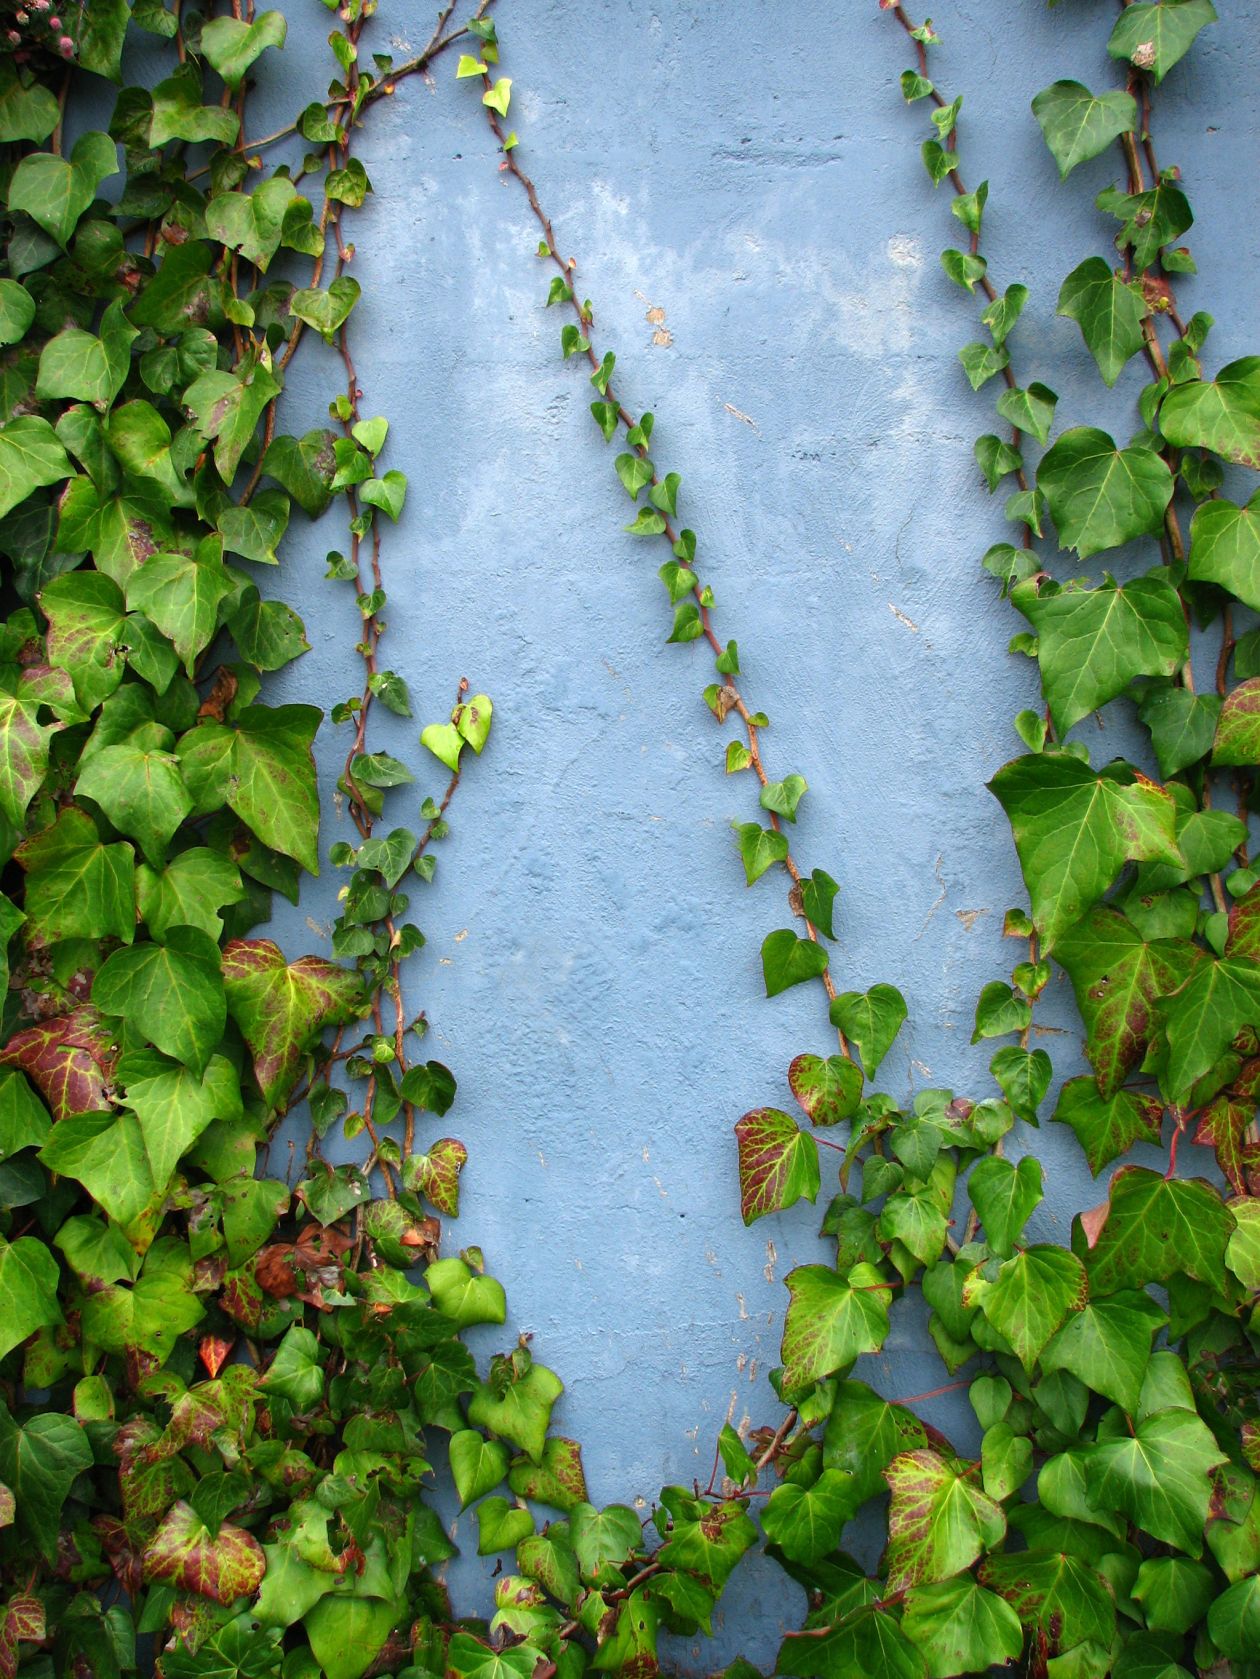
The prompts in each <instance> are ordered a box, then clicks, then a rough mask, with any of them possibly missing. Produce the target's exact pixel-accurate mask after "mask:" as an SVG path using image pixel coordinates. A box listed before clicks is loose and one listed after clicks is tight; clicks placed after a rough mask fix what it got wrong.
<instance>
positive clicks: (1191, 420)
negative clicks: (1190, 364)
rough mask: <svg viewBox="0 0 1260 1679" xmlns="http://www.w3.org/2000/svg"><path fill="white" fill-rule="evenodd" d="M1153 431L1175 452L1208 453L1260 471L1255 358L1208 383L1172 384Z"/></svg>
mask: <svg viewBox="0 0 1260 1679" xmlns="http://www.w3.org/2000/svg"><path fill="white" fill-rule="evenodd" d="M1159 429H1160V430H1161V431H1162V432H1163V434H1164V436H1165V437H1166V438H1167V440H1168V441H1169V443H1172V444H1174V445H1175V446H1176V447H1177V448H1179V449H1211V450H1212V451H1213V453H1214V454H1217V455H1220V456H1222V457H1223V458H1224V459H1225V460H1227V461H1233V462H1234V463H1235V464H1236V465H1238V466H1250V467H1255V468H1256V469H1257V470H1260V356H1244V357H1243V359H1242V360H1241V361H1232V362H1230V364H1229V366H1228V367H1223V368H1222V369H1221V371H1220V372H1219V373H1218V374H1217V376H1216V378H1215V379H1214V380H1210V381H1206V380H1202V379H1191V380H1188V381H1187V382H1186V383H1185V384H1184V385H1175V386H1174V387H1173V389H1172V390H1170V391H1169V393H1168V395H1167V396H1166V397H1165V398H1164V402H1163V406H1162V407H1161V408H1160V411H1159Z"/></svg>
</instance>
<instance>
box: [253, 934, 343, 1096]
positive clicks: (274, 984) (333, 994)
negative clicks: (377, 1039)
mask: <svg viewBox="0 0 1260 1679" xmlns="http://www.w3.org/2000/svg"><path fill="white" fill-rule="evenodd" d="M223 982H224V988H225V990H226V992H227V1004H228V1010H229V1012H230V1013H231V1016H232V1018H233V1020H235V1022H236V1024H237V1025H238V1026H239V1027H240V1029H241V1031H242V1033H243V1034H244V1037H245V1042H246V1043H247V1044H248V1045H249V1049H250V1054H251V1055H252V1056H253V1060H254V1074H255V1077H256V1078H257V1080H258V1084H259V1087H260V1089H261V1090H262V1093H263V1098H264V1100H265V1101H266V1102H267V1103H268V1104H269V1105H270V1106H271V1107H273V1108H278V1107H280V1106H282V1104H283V1102H284V1099H285V1097H286V1096H287V1095H288V1094H289V1092H290V1091H291V1090H292V1089H293V1086H294V1084H295V1083H296V1082H297V1076H298V1070H299V1068H300V1067H301V1064H302V1057H303V1055H305V1053H306V1051H307V1050H308V1049H310V1048H312V1047H313V1045H314V1044H315V1043H316V1042H317V1041H318V1039H319V1035H320V1033H321V1032H322V1031H323V1030H324V1028H325V1027H327V1026H341V1025H344V1024H345V1023H346V1022H347V1021H350V1020H353V1019H355V1017H356V1016H357V1015H358V1014H359V1013H361V1011H362V1007H363V1001H362V999H363V987H362V982H361V981H360V979H359V976H358V974H356V973H353V972H352V971H350V970H349V969H347V968H339V967H338V966H337V964H336V963H335V962H326V961H325V960H324V959H323V958H322V957H319V956H303V957H302V958H301V959H300V960H299V961H297V962H294V963H288V962H286V961H285V959H284V955H283V952H282V951H281V950H280V947H279V946H278V945H276V944H273V943H272V941H271V940H270V939H232V940H231V942H230V943H228V944H227V945H225V946H224V949H223Z"/></svg>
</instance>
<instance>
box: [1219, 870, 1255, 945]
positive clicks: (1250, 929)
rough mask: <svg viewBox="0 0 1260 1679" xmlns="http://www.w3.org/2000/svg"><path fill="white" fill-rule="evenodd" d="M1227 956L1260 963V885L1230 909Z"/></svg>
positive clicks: (1226, 942)
mask: <svg viewBox="0 0 1260 1679" xmlns="http://www.w3.org/2000/svg"><path fill="white" fill-rule="evenodd" d="M1225 954H1226V956H1243V957H1246V958H1247V960H1248V961H1251V962H1260V885H1256V886H1253V887H1252V888H1251V890H1250V892H1247V893H1245V894H1244V895H1243V896H1242V897H1241V898H1239V899H1238V900H1237V902H1236V903H1235V904H1234V905H1233V907H1232V908H1231V909H1230V912H1229V934H1228V936H1227V937H1226V940H1225Z"/></svg>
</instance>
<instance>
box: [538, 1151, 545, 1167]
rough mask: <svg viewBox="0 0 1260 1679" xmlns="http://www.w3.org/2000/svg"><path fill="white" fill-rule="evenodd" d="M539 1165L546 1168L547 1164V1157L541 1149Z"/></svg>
mask: <svg viewBox="0 0 1260 1679" xmlns="http://www.w3.org/2000/svg"><path fill="white" fill-rule="evenodd" d="M538 1164H539V1165H540V1166H545V1165H546V1164H547V1160H546V1157H545V1156H544V1154H543V1151H542V1150H541V1149H539V1150H538Z"/></svg>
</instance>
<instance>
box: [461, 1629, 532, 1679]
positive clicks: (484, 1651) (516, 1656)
mask: <svg viewBox="0 0 1260 1679" xmlns="http://www.w3.org/2000/svg"><path fill="white" fill-rule="evenodd" d="M541 1660H542V1657H541V1656H540V1654H539V1652H538V1651H537V1650H535V1649H533V1648H531V1646H530V1645H528V1644H517V1645H511V1646H509V1647H508V1648H507V1649H504V1650H492V1649H490V1648H489V1646H488V1645H485V1644H482V1643H480V1642H479V1641H478V1640H477V1639H475V1638H474V1637H473V1636H472V1634H471V1633H468V1632H457V1633H456V1634H455V1636H454V1637H453V1638H452V1639H451V1642H450V1645H449V1646H448V1648H447V1652H446V1671H447V1673H448V1675H450V1676H451V1679H531V1676H532V1674H533V1671H534V1668H535V1667H536V1666H537V1665H538V1663H539V1661H541Z"/></svg>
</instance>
